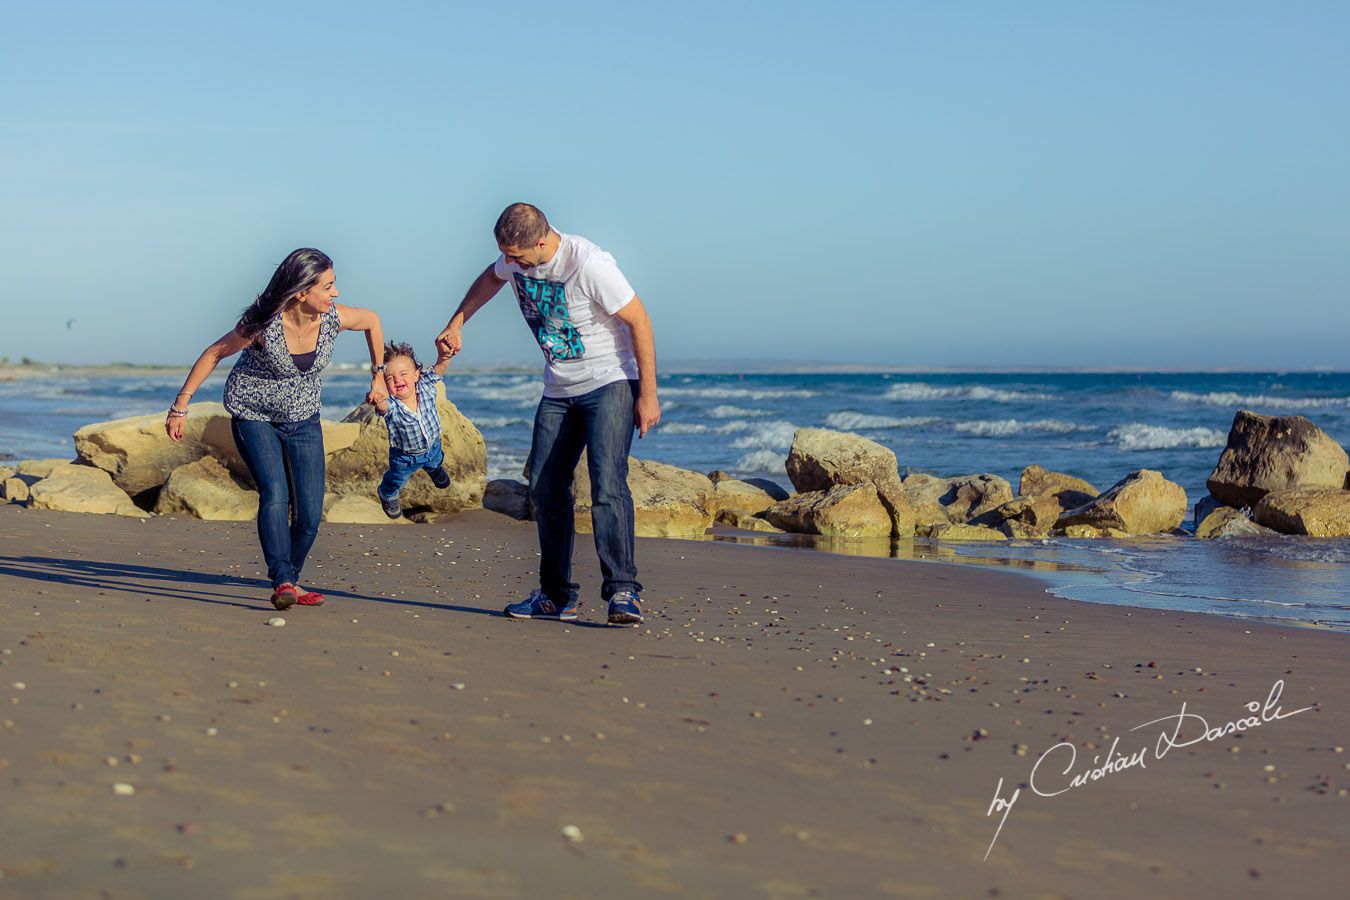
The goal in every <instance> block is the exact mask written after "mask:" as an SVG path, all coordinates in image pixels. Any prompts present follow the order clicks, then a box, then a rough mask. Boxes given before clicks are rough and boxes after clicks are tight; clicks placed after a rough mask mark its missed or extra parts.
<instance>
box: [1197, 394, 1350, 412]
mask: <svg viewBox="0 0 1350 900" xmlns="http://www.w3.org/2000/svg"><path fill="white" fill-rule="evenodd" d="M1172 399H1173V400H1177V401H1179V402H1182V403H1203V404H1205V405H1206V406H1234V407H1246V408H1250V407H1261V406H1264V407H1266V408H1267V409H1326V408H1327V407H1334V406H1341V407H1350V397H1270V396H1267V395H1265V394H1247V395H1244V394H1237V393H1234V392H1232V391H1211V392H1209V393H1208V394H1196V393H1192V392H1191V391H1173V392H1172Z"/></svg>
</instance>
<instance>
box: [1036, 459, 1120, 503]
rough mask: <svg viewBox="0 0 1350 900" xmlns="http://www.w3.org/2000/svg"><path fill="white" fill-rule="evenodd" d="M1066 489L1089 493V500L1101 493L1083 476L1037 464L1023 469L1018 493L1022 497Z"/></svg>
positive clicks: (1056, 492) (1055, 492)
mask: <svg viewBox="0 0 1350 900" xmlns="http://www.w3.org/2000/svg"><path fill="white" fill-rule="evenodd" d="M1065 491H1073V492H1077V493H1080V494H1087V495H1088V499H1089V500H1090V499H1092V498H1093V497H1096V496H1097V495H1098V494H1100V493H1101V491H1099V490H1097V489H1096V488H1095V487H1093V486H1092V485H1091V484H1089V483H1088V482H1086V481H1084V480H1083V479H1081V478H1077V477H1075V476H1073V475H1067V474H1065V473H1064V472H1056V471H1053V470H1052V469H1046V468H1043V467H1041V466H1035V465H1033V466H1027V467H1026V468H1025V469H1023V470H1022V478H1021V480H1020V481H1019V482H1018V486H1017V493H1018V495H1019V496H1022V497H1034V496H1036V495H1038V494H1060V493H1063V492H1065ZM1084 502H1086V501H1084ZM1075 505H1081V504H1075Z"/></svg>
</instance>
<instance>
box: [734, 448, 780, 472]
mask: <svg viewBox="0 0 1350 900" xmlns="http://www.w3.org/2000/svg"><path fill="white" fill-rule="evenodd" d="M783 463H784V459H783V454H782V453H780V452H779V451H777V450H755V451H753V452H751V453H747V454H745V455H744V456H742V457H741V458H740V459H738V460H737V461H736V465H735V471H737V472H739V473H742V474H752V473H753V474H760V473H767V474H772V475H778V474H781V473H783V472H785V471H786V469H785V468H784V465H783Z"/></svg>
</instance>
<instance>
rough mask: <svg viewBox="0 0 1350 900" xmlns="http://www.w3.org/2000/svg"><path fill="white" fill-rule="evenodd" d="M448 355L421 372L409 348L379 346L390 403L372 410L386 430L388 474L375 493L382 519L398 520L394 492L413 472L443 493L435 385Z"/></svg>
mask: <svg viewBox="0 0 1350 900" xmlns="http://www.w3.org/2000/svg"><path fill="white" fill-rule="evenodd" d="M449 364H450V354H448V353H441V354H440V355H438V356H437V357H436V364H435V365H434V366H426V367H423V366H422V365H420V364H419V363H418V362H417V355H416V354H415V353H414V352H413V348H412V345H410V344H396V343H394V342H392V341H391V342H389V343H388V344H385V345H384V383H385V386H386V387H388V388H389V399H388V400H383V399H380V400H378V401H376V403H375V408H376V409H377V410H379V412H380V414H381V415H382V416H384V422H385V424H386V425H387V426H389V470H388V471H386V472H385V473H384V478H383V479H382V480H381V481H380V486H379V489H378V491H377V493H378V494H379V497H380V506H382V507H383V508H384V514H385V515H386V516H388V517H389V518H391V519H397V518H398V517H399V516H401V515H403V509H402V507H400V506H399V503H398V492H399V491H400V490H402V489H403V485H405V484H407V483H408V479H409V478H411V477H412V475H413V473H414V472H416V471H417V470H418V469H422V470H423V471H425V472H426V473H427V474H428V475H430V476H431V483H432V484H434V485H436V487H438V488H441V489H442V490H444V489H445V488H448V487H449V486H450V476H449V474H447V473H446V471H445V467H444V466H443V465H442V463H444V462H445V453H444V451H442V450H441V414H440V412H439V411H438V410H437V409H436V382H438V381H440V380H441V376H442V375H444V374H445V368H446V366H448V365H449Z"/></svg>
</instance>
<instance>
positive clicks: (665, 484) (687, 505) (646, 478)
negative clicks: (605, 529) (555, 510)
mask: <svg viewBox="0 0 1350 900" xmlns="http://www.w3.org/2000/svg"><path fill="white" fill-rule="evenodd" d="M586 467H587V459H586V454H585V453H582V454H581V462H580V463H578V464H577V469H576V475H575V480H574V481H573V486H572V494H573V508H574V511H575V515H576V529H577V531H579V532H584V533H587V534H589V533H590V532H591V531H592V527H591V479H590V474H589V473H588V472H587V468H586ZM628 490H629V491H630V492H631V493H632V495H633V523H634V532H635V533H636V535H637V536H638V537H698V536H700V535H702V534H703V533H704V532H706V531H707V530H708V528H709V527H710V526H711V525H712V523H713V516H714V512H715V510H716V505H715V499H714V498H715V489H714V487H713V483H712V481H711V480H709V479H708V477H707V476H706V475H704V474H703V473H701V472H691V471H689V470H688V469H681V468H678V467H676V466H669V465H666V464H665V463H659V462H655V461H654V460H650V459H634V458H633V457H629V458H628Z"/></svg>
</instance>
